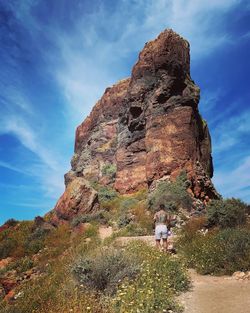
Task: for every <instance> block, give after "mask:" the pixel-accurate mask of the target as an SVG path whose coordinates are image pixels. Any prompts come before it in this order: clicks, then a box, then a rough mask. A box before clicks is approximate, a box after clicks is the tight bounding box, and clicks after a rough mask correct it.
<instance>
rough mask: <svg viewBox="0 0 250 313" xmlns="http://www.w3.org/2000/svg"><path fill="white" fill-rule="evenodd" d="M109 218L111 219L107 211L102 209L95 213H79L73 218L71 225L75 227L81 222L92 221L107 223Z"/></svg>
mask: <svg viewBox="0 0 250 313" xmlns="http://www.w3.org/2000/svg"><path fill="white" fill-rule="evenodd" d="M108 220H109V216H108V213H107V211H105V210H100V211H98V212H95V213H90V214H82V215H77V216H76V217H74V218H73V220H72V222H71V225H72V226H73V227H76V226H77V225H79V224H80V223H90V222H96V223H99V224H107V223H108Z"/></svg>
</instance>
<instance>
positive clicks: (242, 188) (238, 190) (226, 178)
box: [214, 155, 250, 202]
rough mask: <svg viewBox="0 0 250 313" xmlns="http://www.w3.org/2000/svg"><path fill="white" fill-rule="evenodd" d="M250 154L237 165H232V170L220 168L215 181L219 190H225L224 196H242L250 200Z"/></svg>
mask: <svg viewBox="0 0 250 313" xmlns="http://www.w3.org/2000/svg"><path fill="white" fill-rule="evenodd" d="M249 173H250V155H249V156H248V157H246V158H244V159H242V160H241V164H240V165H239V166H237V167H234V166H232V167H231V170H230V171H228V170H224V171H223V170H218V171H217V173H216V175H215V177H214V183H215V184H216V186H217V188H218V189H219V191H223V194H224V196H226V197H232V196H237V197H241V198H242V199H244V200H245V201H247V202H250V176H249Z"/></svg>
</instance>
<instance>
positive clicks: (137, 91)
mask: <svg viewBox="0 0 250 313" xmlns="http://www.w3.org/2000/svg"><path fill="white" fill-rule="evenodd" d="M189 53H190V49H189V43H188V42H187V41H186V40H184V39H183V38H182V37H180V36H179V35H178V34H176V33H175V32H173V31H172V30H165V31H164V32H162V33H161V34H160V35H159V36H158V37H157V38H156V39H155V40H153V41H150V42H148V43H146V44H145V46H144V48H143V50H142V51H141V52H140V54H139V59H138V61H137V63H136V64H135V65H134V67H133V69H132V74H131V77H130V78H127V79H124V80H122V81H119V82H118V83H117V84H115V85H114V86H112V87H109V88H107V89H106V90H105V92H104V95H103V96H102V98H101V99H100V100H99V101H98V102H97V103H96V105H95V106H94V108H93V110H92V112H91V113H90V115H89V116H88V117H87V118H86V119H85V121H84V122H83V123H82V124H81V125H79V126H78V127H77V130H76V138H75V150H74V155H73V157H72V161H71V166H72V168H71V170H70V171H69V172H68V173H67V174H66V175H65V185H66V190H65V192H64V194H63V195H62V196H61V198H60V199H59V201H58V202H57V204H56V206H55V208H54V210H53V212H52V217H51V219H52V221H53V222H54V223H55V224H56V223H58V222H59V220H70V219H71V218H72V217H74V216H75V215H77V214H79V213H81V214H82V213H85V212H86V213H87V212H91V211H95V210H98V208H99V201H98V194H97V192H96V190H95V189H94V188H93V187H92V186H93V182H98V183H99V184H102V185H106V186H107V185H108V186H111V187H112V188H114V189H115V190H117V191H118V192H119V193H121V194H127V193H133V192H135V191H138V190H140V189H148V190H149V191H150V190H151V189H152V188H154V186H155V184H156V183H157V181H159V180H175V178H176V177H177V176H178V175H179V173H180V172H181V171H183V170H185V171H186V173H187V175H188V178H189V180H190V181H191V187H190V189H189V192H190V193H191V194H192V196H193V197H194V198H198V199H201V200H203V199H205V198H206V199H208V198H210V199H211V198H217V196H218V195H217V193H216V190H215V189H214V187H213V184H212V182H211V177H212V176H213V164H212V157H211V140H210V135H209V130H208V127H207V124H206V122H205V121H204V120H203V119H202V117H201V115H200V113H199V110H198V103H199V99H200V89H199V87H198V86H197V85H196V84H195V83H194V81H193V80H192V79H191V77H190V54H189Z"/></svg>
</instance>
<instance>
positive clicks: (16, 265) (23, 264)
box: [6, 256, 34, 274]
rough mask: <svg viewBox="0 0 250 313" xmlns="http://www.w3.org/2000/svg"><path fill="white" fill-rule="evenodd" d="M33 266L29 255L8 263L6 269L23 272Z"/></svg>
mask: <svg viewBox="0 0 250 313" xmlns="http://www.w3.org/2000/svg"><path fill="white" fill-rule="evenodd" d="M33 266H34V262H33V261H32V259H31V258H30V257H27V256H26V257H24V258H21V259H17V260H16V261H15V262H13V263H11V264H9V265H8V266H7V269H6V270H16V271H17V273H19V274H20V273H23V272H26V271H28V270H29V269H31V268H32V267H33Z"/></svg>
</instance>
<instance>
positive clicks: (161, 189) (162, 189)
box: [149, 172, 192, 211]
mask: <svg viewBox="0 0 250 313" xmlns="http://www.w3.org/2000/svg"><path fill="white" fill-rule="evenodd" d="M189 185H190V182H189V181H188V179H187V175H186V173H185V172H183V173H181V174H180V175H179V176H178V177H177V179H176V181H175V182H172V183H171V182H167V181H163V182H160V183H158V185H157V187H156V189H155V190H154V191H153V192H152V193H151V195H150V196H149V207H150V208H151V210H152V211H157V210H158V209H159V206H160V204H164V205H165V206H166V207H167V208H169V209H170V210H172V211H175V210H177V209H179V208H180V207H182V208H184V209H186V210H190V209H191V207H192V198H191V196H190V195H189V193H188V192H187V188H188V187H189Z"/></svg>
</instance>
